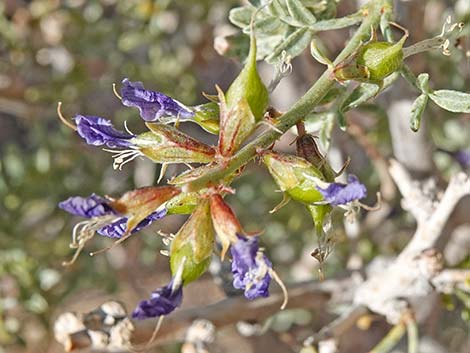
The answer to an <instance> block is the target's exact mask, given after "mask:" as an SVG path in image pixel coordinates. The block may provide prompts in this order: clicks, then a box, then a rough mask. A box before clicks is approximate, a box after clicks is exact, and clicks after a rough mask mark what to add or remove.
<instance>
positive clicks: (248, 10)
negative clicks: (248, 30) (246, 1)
mask: <svg viewBox="0 0 470 353" xmlns="http://www.w3.org/2000/svg"><path fill="white" fill-rule="evenodd" d="M253 11H255V8H254V7H252V6H243V7H236V8H234V9H232V10H230V12H229V15H228V18H229V20H230V22H232V23H233V24H234V25H235V26H237V27H240V28H245V27H248V26H249V25H250V22H251V17H252V16H253Z"/></svg>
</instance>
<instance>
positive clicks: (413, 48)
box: [403, 37, 445, 59]
mask: <svg viewBox="0 0 470 353" xmlns="http://www.w3.org/2000/svg"><path fill="white" fill-rule="evenodd" d="M444 41H445V38H443V37H434V38H429V39H425V40H422V41H421V42H418V43H415V44H413V45H410V46H409V47H406V48H403V59H406V58H407V57H409V56H412V55H416V54H419V53H422V52H425V51H429V50H433V49H437V48H439V47H440V46H441V45H442V43H444Z"/></svg>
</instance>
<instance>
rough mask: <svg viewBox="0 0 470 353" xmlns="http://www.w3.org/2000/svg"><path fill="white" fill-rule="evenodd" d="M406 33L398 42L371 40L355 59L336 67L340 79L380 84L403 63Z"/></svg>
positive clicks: (336, 74) (336, 73)
mask: <svg viewBox="0 0 470 353" xmlns="http://www.w3.org/2000/svg"><path fill="white" fill-rule="evenodd" d="M407 37H408V36H407V35H404V36H403V37H402V38H401V39H400V41H398V42H397V43H389V42H378V41H371V42H369V43H367V44H365V45H363V46H362V47H361V48H360V49H359V51H358V53H357V56H356V57H355V59H354V60H352V61H350V62H348V63H347V64H340V65H338V67H336V68H335V70H334V74H335V77H336V78H337V79H338V80H340V81H346V80H356V81H360V82H370V83H378V84H380V83H381V82H382V81H383V79H384V78H386V77H387V76H389V75H391V74H392V73H394V72H395V71H397V70H398V69H400V67H401V66H402V64H403V44H404V43H405V40H406V38H407Z"/></svg>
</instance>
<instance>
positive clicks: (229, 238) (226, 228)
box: [210, 194, 243, 261]
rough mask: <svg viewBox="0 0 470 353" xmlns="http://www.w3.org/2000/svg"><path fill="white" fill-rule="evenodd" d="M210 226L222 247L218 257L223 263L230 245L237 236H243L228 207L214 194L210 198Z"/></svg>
mask: <svg viewBox="0 0 470 353" xmlns="http://www.w3.org/2000/svg"><path fill="white" fill-rule="evenodd" d="M210 205H211V217H212V224H213V225H214V229H215V232H216V233H217V238H218V239H219V241H220V243H221V245H222V252H221V254H220V257H221V259H222V261H223V259H224V257H225V253H226V252H227V250H228V248H229V246H230V244H231V243H232V244H233V243H236V242H237V239H238V238H237V234H243V230H242V227H241V225H240V222H239V221H238V219H237V217H236V216H235V214H234V213H233V211H232V209H231V208H230V206H229V205H227V204H226V203H225V201H224V200H223V198H222V196H220V195H219V194H214V195H212V196H211V197H210Z"/></svg>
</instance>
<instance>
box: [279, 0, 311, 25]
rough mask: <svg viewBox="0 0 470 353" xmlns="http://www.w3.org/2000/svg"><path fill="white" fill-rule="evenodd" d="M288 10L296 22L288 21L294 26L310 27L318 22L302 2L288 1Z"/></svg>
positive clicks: (296, 0)
mask: <svg viewBox="0 0 470 353" xmlns="http://www.w3.org/2000/svg"><path fill="white" fill-rule="evenodd" d="M286 4H287V10H288V11H289V15H290V17H292V19H293V20H294V21H289V20H287V19H286V21H288V22H289V24H291V25H293V26H299V27H300V26H309V25H312V24H314V23H315V22H317V19H316V18H315V16H314V15H313V14H312V13H311V12H310V11H309V10H308V9H307V8H306V7H305V6H304V4H302V2H301V1H300V0H286Z"/></svg>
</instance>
